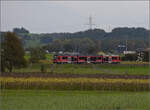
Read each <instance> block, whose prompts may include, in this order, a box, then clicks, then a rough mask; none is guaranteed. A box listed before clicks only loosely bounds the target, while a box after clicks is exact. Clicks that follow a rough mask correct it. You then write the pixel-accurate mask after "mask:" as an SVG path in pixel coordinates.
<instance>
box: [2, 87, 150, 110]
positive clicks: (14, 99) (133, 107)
mask: <svg viewBox="0 0 150 110" xmlns="http://www.w3.org/2000/svg"><path fill="white" fill-rule="evenodd" d="M149 95H150V93H149V92H119V91H118V92H113V91H111V92H108V91H103V92H102V91H101V92H100V91H49V90H2V91H1V94H0V96H1V99H2V100H3V101H2V102H1V109H2V110H149V109H150V104H149V102H150V97H149Z"/></svg>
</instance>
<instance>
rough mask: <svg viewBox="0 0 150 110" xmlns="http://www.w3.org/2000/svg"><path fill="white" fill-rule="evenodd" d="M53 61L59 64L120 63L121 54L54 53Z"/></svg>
mask: <svg viewBox="0 0 150 110" xmlns="http://www.w3.org/2000/svg"><path fill="white" fill-rule="evenodd" d="M53 63H57V64H65V63H72V64H86V63H93V64H101V63H115V64H117V63H120V56H118V55H113V56H103V55H100V56H84V55H54V59H53Z"/></svg>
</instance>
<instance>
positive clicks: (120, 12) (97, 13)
mask: <svg viewBox="0 0 150 110" xmlns="http://www.w3.org/2000/svg"><path fill="white" fill-rule="evenodd" d="M89 16H92V18H93V23H94V24H95V25H94V26H93V28H101V29H104V30H105V31H110V30H111V29H113V28H115V27H145V28H147V29H149V1H106V2H104V1H69V2H68V1H56V2H54V1H49V2H48V1H28V2H25V1H21V2H19V1H12V2H11V1H2V2H1V30H2V31H8V30H10V31H11V30H12V29H13V28H14V27H25V28H27V29H28V30H29V31H30V32H32V33H52V32H77V31H84V30H86V29H88V28H89V27H88V25H86V24H87V23H88V17H89Z"/></svg>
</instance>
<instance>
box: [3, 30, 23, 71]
mask: <svg viewBox="0 0 150 110" xmlns="http://www.w3.org/2000/svg"><path fill="white" fill-rule="evenodd" d="M25 65H26V61H25V59H24V49H23V47H22V43H21V41H20V40H19V39H18V38H17V36H16V34H15V33H12V32H7V33H6V34H5V35H4V40H3V41H2V47H1V71H5V70H6V69H8V70H9V72H12V70H13V68H21V67H24V66H25Z"/></svg>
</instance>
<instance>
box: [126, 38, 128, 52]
mask: <svg viewBox="0 0 150 110" xmlns="http://www.w3.org/2000/svg"><path fill="white" fill-rule="evenodd" d="M127 46H128V41H127V40H126V51H127V50H128V47H127Z"/></svg>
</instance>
